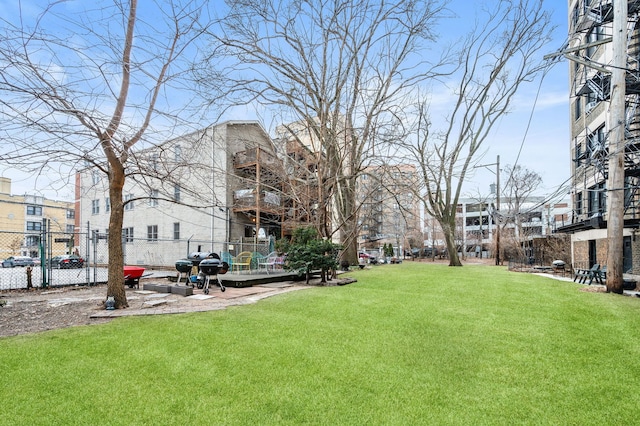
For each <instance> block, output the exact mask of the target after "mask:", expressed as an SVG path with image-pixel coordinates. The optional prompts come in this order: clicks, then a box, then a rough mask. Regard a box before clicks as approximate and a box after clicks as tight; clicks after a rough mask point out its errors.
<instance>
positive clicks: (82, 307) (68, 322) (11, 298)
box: [0, 286, 110, 337]
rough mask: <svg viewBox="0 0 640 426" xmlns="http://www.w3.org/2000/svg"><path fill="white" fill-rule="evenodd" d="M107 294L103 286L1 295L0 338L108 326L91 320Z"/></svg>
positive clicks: (5, 293) (14, 292) (24, 291)
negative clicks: (61, 329)
mask: <svg viewBox="0 0 640 426" xmlns="http://www.w3.org/2000/svg"><path fill="white" fill-rule="evenodd" d="M106 294H107V290H106V286H96V287H69V288H62V289H56V290H30V291H26V290H23V291H16V290H13V291H8V292H2V293H0V304H4V306H2V307H0V337H5V336H15V335H19V334H27V333H37V332H40V331H46V330H53V329H56V328H64V327H73V326H77V325H87V324H100V323H105V322H108V321H110V319H102V318H99V319H91V318H90V316H91V314H92V312H95V311H96V310H99V309H104V308H103V307H102V301H103V300H104V299H105V298H106Z"/></svg>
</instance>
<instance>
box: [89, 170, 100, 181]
mask: <svg viewBox="0 0 640 426" xmlns="http://www.w3.org/2000/svg"><path fill="white" fill-rule="evenodd" d="M91 181H92V182H93V184H94V185H96V184H97V183H100V173H99V172H98V171H97V170H94V171H93V172H92V173H91Z"/></svg>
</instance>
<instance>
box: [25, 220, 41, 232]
mask: <svg viewBox="0 0 640 426" xmlns="http://www.w3.org/2000/svg"><path fill="white" fill-rule="evenodd" d="M27 231H42V222H27Z"/></svg>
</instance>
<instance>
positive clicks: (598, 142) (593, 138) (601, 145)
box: [587, 126, 606, 155]
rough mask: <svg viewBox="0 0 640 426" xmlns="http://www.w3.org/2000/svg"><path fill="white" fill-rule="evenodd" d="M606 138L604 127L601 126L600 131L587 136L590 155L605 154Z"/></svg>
mask: <svg viewBox="0 0 640 426" xmlns="http://www.w3.org/2000/svg"><path fill="white" fill-rule="evenodd" d="M605 138H606V135H605V132H604V126H600V127H599V128H598V130H596V131H595V132H593V133H591V134H589V136H587V150H588V151H589V155H592V154H593V153H603V154H604V152H605Z"/></svg>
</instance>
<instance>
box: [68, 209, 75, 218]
mask: <svg viewBox="0 0 640 426" xmlns="http://www.w3.org/2000/svg"><path fill="white" fill-rule="evenodd" d="M75 218H76V211H75V210H67V219H75Z"/></svg>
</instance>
